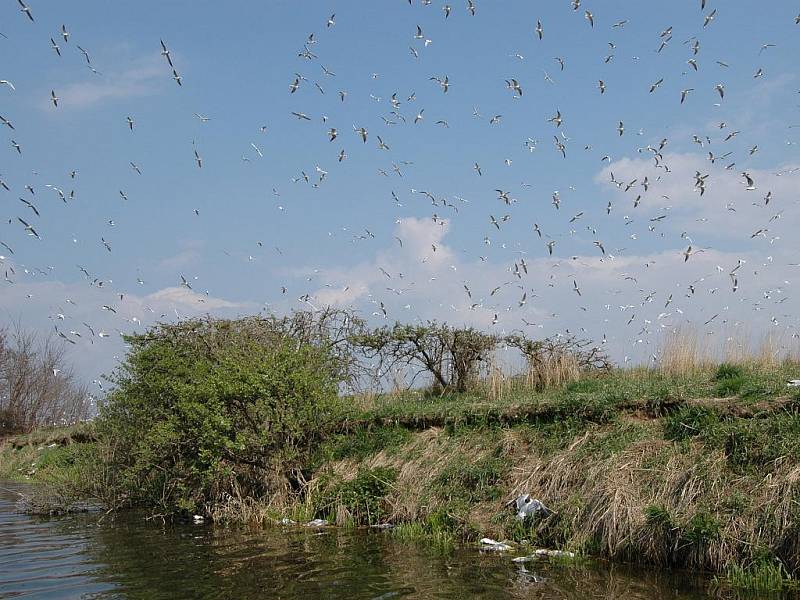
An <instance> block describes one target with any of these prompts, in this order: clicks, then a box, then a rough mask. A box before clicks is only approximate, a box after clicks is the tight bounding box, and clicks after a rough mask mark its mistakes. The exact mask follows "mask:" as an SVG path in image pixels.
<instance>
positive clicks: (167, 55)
mask: <svg viewBox="0 0 800 600" xmlns="http://www.w3.org/2000/svg"><path fill="white" fill-rule="evenodd" d="M159 41H160V42H161V56H163V57H164V58H166V59H167V62H168V63H169V66H170V67H172V68H173V69H174V68H175V65H173V64H172V56H170V53H169V49H168V48H167V45H166V44H165V43H164V40H159Z"/></svg>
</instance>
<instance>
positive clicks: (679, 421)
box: [664, 405, 720, 441]
mask: <svg viewBox="0 0 800 600" xmlns="http://www.w3.org/2000/svg"><path fill="white" fill-rule="evenodd" d="M719 420H720V419H719V414H718V413H717V412H716V411H715V410H713V409H711V408H708V407H705V406H696V405H683V406H681V407H680V408H679V409H678V410H676V411H675V412H673V413H670V414H669V415H667V416H666V417H664V437H666V438H667V439H668V440H673V441H680V440H685V439H688V438H692V437H696V436H698V435H701V434H707V433H708V432H709V431H710V430H711V429H713V428H714V427H715V426H716V425H717V424H718V423H719Z"/></svg>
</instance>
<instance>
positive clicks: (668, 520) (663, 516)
mask: <svg viewBox="0 0 800 600" xmlns="http://www.w3.org/2000/svg"><path fill="white" fill-rule="evenodd" d="M644 518H645V521H646V522H647V524H648V525H649V526H650V527H653V528H656V529H661V530H663V531H669V530H671V529H674V528H675V522H674V521H673V519H672V515H671V514H670V512H669V510H667V508H666V507H665V506H663V505H661V504H651V505H650V506H647V507H645V509H644Z"/></svg>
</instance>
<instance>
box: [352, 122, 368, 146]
mask: <svg viewBox="0 0 800 600" xmlns="http://www.w3.org/2000/svg"><path fill="white" fill-rule="evenodd" d="M353 131H355V132H356V133H357V134H358V135H360V136H361V139H362V140H363V141H364V143H365V144H366V143H367V130H366V129H365V128H363V127H356V126H355V125H353Z"/></svg>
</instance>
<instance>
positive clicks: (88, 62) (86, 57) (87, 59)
mask: <svg viewBox="0 0 800 600" xmlns="http://www.w3.org/2000/svg"><path fill="white" fill-rule="evenodd" d="M76 47H77V48H78V50H80V51H81V54H83V57H84V58H85V59H86V64H87V65H89V66H91V65H92V60H91V59H90V58H89V53H88V52H87V51H86V50H84V49H83V48H81V47H80V46H76Z"/></svg>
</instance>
